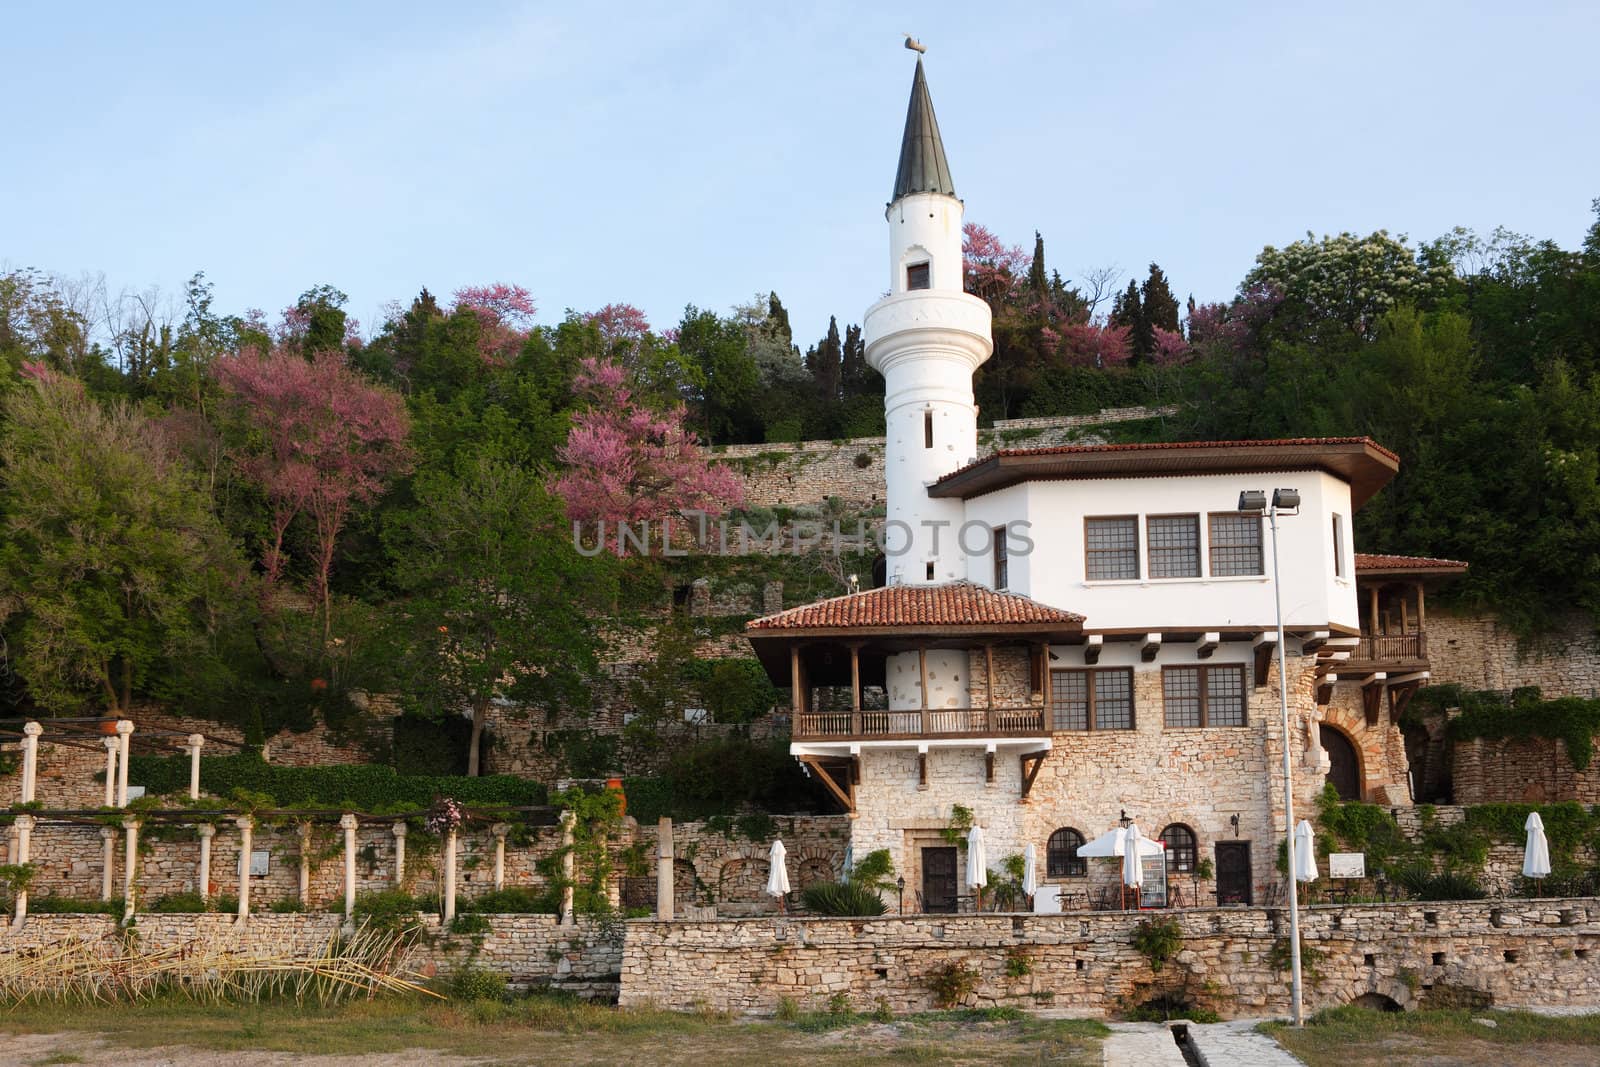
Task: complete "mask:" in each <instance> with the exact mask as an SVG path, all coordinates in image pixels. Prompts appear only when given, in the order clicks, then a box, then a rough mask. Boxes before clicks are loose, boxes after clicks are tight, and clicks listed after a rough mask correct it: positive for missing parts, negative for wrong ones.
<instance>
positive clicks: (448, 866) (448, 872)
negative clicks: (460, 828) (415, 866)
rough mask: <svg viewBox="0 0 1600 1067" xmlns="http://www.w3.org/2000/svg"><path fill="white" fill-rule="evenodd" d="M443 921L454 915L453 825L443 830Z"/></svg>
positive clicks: (454, 862) (454, 844)
mask: <svg viewBox="0 0 1600 1067" xmlns="http://www.w3.org/2000/svg"><path fill="white" fill-rule="evenodd" d="M442 895H443V897H444V921H445V922H449V921H450V920H451V919H454V918H455V917H456V830H455V827H453V826H452V827H451V828H450V829H448V830H446V831H445V832H444V887H443V890H442Z"/></svg>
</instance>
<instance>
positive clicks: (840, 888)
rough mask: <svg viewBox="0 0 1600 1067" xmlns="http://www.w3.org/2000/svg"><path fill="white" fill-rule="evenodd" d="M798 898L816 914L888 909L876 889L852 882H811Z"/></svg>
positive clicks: (852, 913)
mask: <svg viewBox="0 0 1600 1067" xmlns="http://www.w3.org/2000/svg"><path fill="white" fill-rule="evenodd" d="M800 899H801V900H803V901H805V905H806V907H807V908H809V909H811V910H812V911H814V912H816V913H817V914H818V915H882V914H883V913H884V912H886V911H888V910H889V906H888V905H887V904H885V903H884V902H883V899H882V898H881V897H879V896H878V894H877V892H876V891H874V890H871V889H868V888H867V887H866V886H863V885H857V884H856V883H854V882H812V883H811V884H810V885H808V886H806V887H805V889H804V890H802V891H801V893H800Z"/></svg>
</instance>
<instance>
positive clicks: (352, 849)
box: [339, 812, 361, 922]
mask: <svg viewBox="0 0 1600 1067" xmlns="http://www.w3.org/2000/svg"><path fill="white" fill-rule="evenodd" d="M360 825H361V824H360V822H358V821H357V820H356V817H355V816H354V815H353V814H351V813H350V812H345V813H344V814H343V815H341V816H339V828H340V829H341V830H343V831H344V917H345V920H346V921H347V922H348V921H350V920H351V919H353V918H354V917H355V914H356V827H357V826H360Z"/></svg>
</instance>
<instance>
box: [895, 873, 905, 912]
mask: <svg viewBox="0 0 1600 1067" xmlns="http://www.w3.org/2000/svg"><path fill="white" fill-rule="evenodd" d="M894 889H895V894H896V895H897V896H898V897H899V899H900V914H901V915H904V914H905V913H906V876H905V875H903V874H902V875H901V876H900V877H899V878H896V879H895V880H894Z"/></svg>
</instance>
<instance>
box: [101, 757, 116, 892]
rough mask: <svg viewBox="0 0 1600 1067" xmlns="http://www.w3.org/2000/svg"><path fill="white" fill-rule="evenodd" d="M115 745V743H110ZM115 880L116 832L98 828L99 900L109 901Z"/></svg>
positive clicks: (103, 827)
mask: <svg viewBox="0 0 1600 1067" xmlns="http://www.w3.org/2000/svg"><path fill="white" fill-rule="evenodd" d="M111 743H112V744H116V742H115V741H112V742H111ZM116 878H117V832H116V831H115V830H113V829H112V828H111V827H109V826H102V827H100V899H101V900H110V899H111V889H112V886H113V885H114V884H115V883H116Z"/></svg>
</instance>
